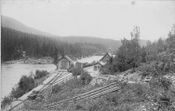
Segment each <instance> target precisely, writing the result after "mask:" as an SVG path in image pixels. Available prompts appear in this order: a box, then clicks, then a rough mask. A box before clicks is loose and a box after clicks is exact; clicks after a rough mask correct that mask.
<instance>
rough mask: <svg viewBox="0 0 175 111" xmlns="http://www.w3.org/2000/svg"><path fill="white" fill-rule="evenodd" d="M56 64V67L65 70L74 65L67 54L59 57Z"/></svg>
mask: <svg viewBox="0 0 175 111" xmlns="http://www.w3.org/2000/svg"><path fill="white" fill-rule="evenodd" d="M57 65H58V69H63V70H67V69H69V68H71V67H73V66H74V61H73V60H72V59H71V58H70V57H68V56H67V55H64V56H62V57H61V58H60V59H58V63H57Z"/></svg>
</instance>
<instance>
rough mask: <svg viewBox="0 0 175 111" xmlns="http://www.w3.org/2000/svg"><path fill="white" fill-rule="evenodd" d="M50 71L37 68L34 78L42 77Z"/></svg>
mask: <svg viewBox="0 0 175 111" xmlns="http://www.w3.org/2000/svg"><path fill="white" fill-rule="evenodd" d="M48 74H49V73H48V72H47V71H39V70H36V72H35V76H34V79H40V78H42V77H44V76H46V75H48Z"/></svg>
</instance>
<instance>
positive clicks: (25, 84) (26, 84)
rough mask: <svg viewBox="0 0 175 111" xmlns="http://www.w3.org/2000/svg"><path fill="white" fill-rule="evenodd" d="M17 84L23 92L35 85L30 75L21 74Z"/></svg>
mask: <svg viewBox="0 0 175 111" xmlns="http://www.w3.org/2000/svg"><path fill="white" fill-rule="evenodd" d="M18 86H19V88H20V89H21V90H23V91H24V92H28V91H30V90H31V89H33V88H34V87H35V81H34V79H33V78H32V77H31V76H29V77H27V76H22V78H21V79H20V81H19V83H18Z"/></svg>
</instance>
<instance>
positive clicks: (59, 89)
mask: <svg viewBox="0 0 175 111" xmlns="http://www.w3.org/2000/svg"><path fill="white" fill-rule="evenodd" d="M61 90H62V86H60V85H58V84H56V85H55V86H53V87H52V93H53V94H55V93H58V92H59V91H61Z"/></svg>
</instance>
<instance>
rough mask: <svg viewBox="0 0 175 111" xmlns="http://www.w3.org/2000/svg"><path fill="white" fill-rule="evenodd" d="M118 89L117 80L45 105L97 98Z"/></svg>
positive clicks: (52, 105)
mask: <svg viewBox="0 0 175 111" xmlns="http://www.w3.org/2000/svg"><path fill="white" fill-rule="evenodd" d="M117 89H119V86H118V85H117V82H113V83H111V84H108V85H106V86H103V87H101V88H98V89H94V90H91V91H89V92H86V93H83V94H79V95H77V96H74V97H72V98H68V99H64V100H62V101H59V102H54V103H51V104H47V105H45V106H46V107H50V108H52V107H55V106H57V105H59V104H61V103H64V102H70V103H71V102H77V101H81V100H86V99H90V98H95V97H98V96H100V95H103V94H106V93H109V92H112V91H115V90H117Z"/></svg>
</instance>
